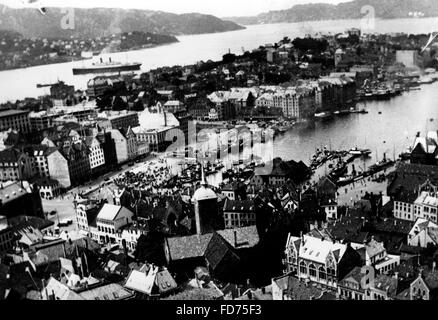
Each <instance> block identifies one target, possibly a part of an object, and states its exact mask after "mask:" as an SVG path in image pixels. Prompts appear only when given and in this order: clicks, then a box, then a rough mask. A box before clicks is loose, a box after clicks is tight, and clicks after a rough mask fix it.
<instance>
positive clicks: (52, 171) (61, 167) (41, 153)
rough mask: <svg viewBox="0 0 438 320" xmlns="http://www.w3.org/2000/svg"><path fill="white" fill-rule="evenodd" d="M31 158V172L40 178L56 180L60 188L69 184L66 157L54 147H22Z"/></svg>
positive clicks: (67, 186)
mask: <svg viewBox="0 0 438 320" xmlns="http://www.w3.org/2000/svg"><path fill="white" fill-rule="evenodd" d="M24 150H25V152H26V153H27V155H28V156H29V157H30V159H31V163H32V174H33V175H34V176H37V177H41V178H46V177H47V178H50V179H53V180H57V181H58V182H59V184H60V187H61V188H64V189H66V188H69V187H70V186H71V180H70V173H69V169H68V161H67V159H66V158H65V157H64V156H63V155H62V154H61V153H60V152H59V150H58V148H56V147H49V146H46V145H30V146H27V147H25V148H24Z"/></svg>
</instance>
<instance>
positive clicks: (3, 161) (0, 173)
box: [0, 148, 32, 181]
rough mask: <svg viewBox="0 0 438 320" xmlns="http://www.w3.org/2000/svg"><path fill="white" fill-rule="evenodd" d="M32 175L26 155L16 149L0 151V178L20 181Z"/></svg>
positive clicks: (29, 161) (30, 165)
mask: <svg viewBox="0 0 438 320" xmlns="http://www.w3.org/2000/svg"><path fill="white" fill-rule="evenodd" d="M31 177H32V164H31V160H30V158H29V157H28V155H27V154H26V153H24V152H20V151H18V150H16V149H13V148H11V149H6V150H3V151H1V152H0V180H1V181H20V180H27V179H29V178H31Z"/></svg>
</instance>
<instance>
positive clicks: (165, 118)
mask: <svg viewBox="0 0 438 320" xmlns="http://www.w3.org/2000/svg"><path fill="white" fill-rule="evenodd" d="M163 115H164V126H165V127H167V115H166V111H164V110H163Z"/></svg>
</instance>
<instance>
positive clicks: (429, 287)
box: [409, 268, 438, 300]
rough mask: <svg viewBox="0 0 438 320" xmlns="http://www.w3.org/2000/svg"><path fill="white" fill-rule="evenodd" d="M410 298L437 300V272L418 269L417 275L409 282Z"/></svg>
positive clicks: (433, 269)
mask: <svg viewBox="0 0 438 320" xmlns="http://www.w3.org/2000/svg"><path fill="white" fill-rule="evenodd" d="M409 293H410V300H437V298H438V272H437V270H436V269H435V268H432V270H420V272H419V274H418V277H417V279H416V280H414V281H413V282H412V283H411V286H410V290H409Z"/></svg>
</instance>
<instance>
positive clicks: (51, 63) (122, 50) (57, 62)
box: [0, 39, 179, 72]
mask: <svg viewBox="0 0 438 320" xmlns="http://www.w3.org/2000/svg"><path fill="white" fill-rule="evenodd" d="M178 42H179V40H178V39H177V40H176V41H172V42H167V43H162V44H155V45H151V46H149V45H147V46H146V47H139V46H136V47H133V48H127V49H121V50H115V51H110V52H103V51H102V52H101V53H99V55H97V56H96V57H98V56H100V55H101V54H111V53H123V52H129V51H140V50H145V49H153V48H157V47H161V46H166V45H171V44H175V43H178ZM59 58H60V57H58V59H55V61H50V62H49V63H44V62H43V63H39V62H38V61H36V62H35V63H33V64H30V65H26V66H21V67H17V66H13V67H11V68H0V72H2V71H12V70H20V69H27V68H32V67H39V66H49V65H56V64H61V63H68V62H76V61H87V60H92V59H93V58H88V59H84V58H82V57H75V56H73V57H72V56H70V57H68V58H64V59H59Z"/></svg>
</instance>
